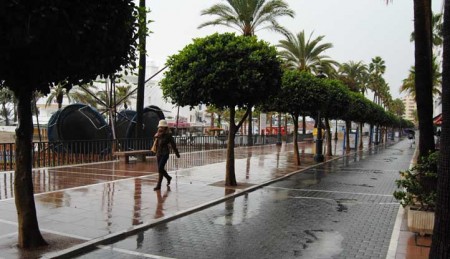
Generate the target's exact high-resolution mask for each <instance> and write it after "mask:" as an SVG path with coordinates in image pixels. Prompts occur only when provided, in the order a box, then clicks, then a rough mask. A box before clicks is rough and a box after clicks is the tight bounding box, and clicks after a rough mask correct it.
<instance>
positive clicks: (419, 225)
mask: <svg viewBox="0 0 450 259" xmlns="http://www.w3.org/2000/svg"><path fill="white" fill-rule="evenodd" d="M433 228H434V211H423V210H417V208H415V207H411V206H408V229H409V231H411V232H414V233H419V234H420V235H421V236H423V235H425V234H428V235H431V234H433Z"/></svg>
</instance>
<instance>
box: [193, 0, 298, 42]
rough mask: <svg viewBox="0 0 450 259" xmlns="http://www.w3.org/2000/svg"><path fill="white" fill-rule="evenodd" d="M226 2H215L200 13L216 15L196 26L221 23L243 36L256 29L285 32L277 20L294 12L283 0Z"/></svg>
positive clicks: (250, 33)
mask: <svg viewBox="0 0 450 259" xmlns="http://www.w3.org/2000/svg"><path fill="white" fill-rule="evenodd" d="M226 2H227V4H215V5H213V6H211V7H210V8H208V9H205V10H203V11H202V12H201V15H214V16H217V18H216V19H215V20H212V21H208V22H205V23H202V24H200V25H199V26H198V28H199V29H200V28H203V27H206V26H210V25H213V26H215V25H223V26H226V27H230V28H233V29H236V30H238V31H240V32H242V34H243V35H244V36H253V35H255V32H256V31H257V30H258V29H269V30H273V31H276V32H280V33H283V34H286V33H287V31H286V29H285V28H284V27H282V26H281V25H280V24H278V22H277V20H276V19H277V18H279V17H283V16H289V17H291V18H293V17H294V15H295V13H294V11H293V10H291V9H290V8H289V6H288V4H287V3H285V2H284V1H283V0H226Z"/></svg>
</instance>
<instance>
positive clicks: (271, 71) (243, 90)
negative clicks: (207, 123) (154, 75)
mask: <svg viewBox="0 0 450 259" xmlns="http://www.w3.org/2000/svg"><path fill="white" fill-rule="evenodd" d="M167 65H168V67H169V70H168V71H166V72H165V77H164V79H162V80H161V86H162V90H163V95H164V96H165V97H170V98H171V99H172V102H173V103H177V104H178V105H181V106H191V107H194V106H196V105H198V104H200V103H202V104H206V105H214V106H215V107H216V108H219V109H224V108H230V107H236V106H237V107H239V108H244V107H247V106H248V105H251V104H252V105H257V104H259V103H260V102H261V101H263V100H264V99H265V98H266V97H267V95H268V93H270V92H276V91H277V90H278V88H279V87H280V83H281V80H280V77H281V68H280V61H279V60H278V58H277V57H276V50H275V48H274V47H272V46H269V45H268V44H267V43H265V42H263V41H258V40H257V39H256V38H255V37H243V36H236V35H234V34H232V33H225V34H213V35H211V36H208V37H205V38H199V39H195V40H194V43H192V44H189V45H188V46H186V47H185V48H184V49H183V50H181V51H180V52H179V53H178V54H176V55H173V56H171V57H169V59H168V61H167Z"/></svg>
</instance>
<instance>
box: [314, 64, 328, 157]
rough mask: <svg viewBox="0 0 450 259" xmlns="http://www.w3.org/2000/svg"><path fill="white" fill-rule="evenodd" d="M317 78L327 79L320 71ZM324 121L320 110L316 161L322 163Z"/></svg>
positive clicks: (318, 112) (318, 113) (318, 114)
mask: <svg viewBox="0 0 450 259" xmlns="http://www.w3.org/2000/svg"><path fill="white" fill-rule="evenodd" d="M316 77H317V78H325V77H326V76H325V75H324V74H323V73H322V71H319V74H317V76H316ZM322 145H323V139H322V119H321V118H320V109H319V110H318V111H317V139H316V154H315V155H314V161H316V162H318V163H320V162H323V161H324V160H325V157H324V156H323V154H322Z"/></svg>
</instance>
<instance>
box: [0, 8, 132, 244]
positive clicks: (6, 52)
mask: <svg viewBox="0 0 450 259" xmlns="http://www.w3.org/2000/svg"><path fill="white" fill-rule="evenodd" d="M0 32H1V33H0V50H1V51H0V82H1V83H2V84H3V85H4V86H6V87H8V88H9V89H11V90H12V91H13V92H14V95H15V97H16V98H17V101H18V105H17V108H18V109H17V114H18V117H19V123H18V127H17V129H16V149H15V154H16V171H15V174H14V198H15V204H16V208H17V215H18V239H19V240H18V244H19V246H20V247H23V248H35V247H39V246H42V245H45V244H46V242H45V240H44V239H43V237H42V235H41V233H40V231H39V226H38V222H37V217H36V206H35V203H34V192H33V181H32V171H31V169H32V156H31V155H32V152H31V151H32V150H31V147H32V145H30V143H32V138H31V136H32V135H33V121H32V117H31V114H32V113H31V107H30V103H31V100H32V98H33V93H35V92H36V91H39V92H41V93H43V94H48V93H49V92H50V87H51V86H53V85H55V84H57V83H59V82H63V81H65V82H67V84H66V86H67V89H70V87H71V86H72V85H73V84H82V83H83V82H89V81H91V80H94V79H95V78H97V77H98V76H103V77H106V76H108V75H110V74H114V73H115V72H116V71H118V70H119V69H120V68H121V67H124V66H125V67H126V66H133V65H134V59H135V50H136V35H137V33H136V9H135V5H134V2H133V1H132V0H109V1H105V0H90V1H81V0H73V1H47V0H34V1H26V0H5V1H0Z"/></svg>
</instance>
